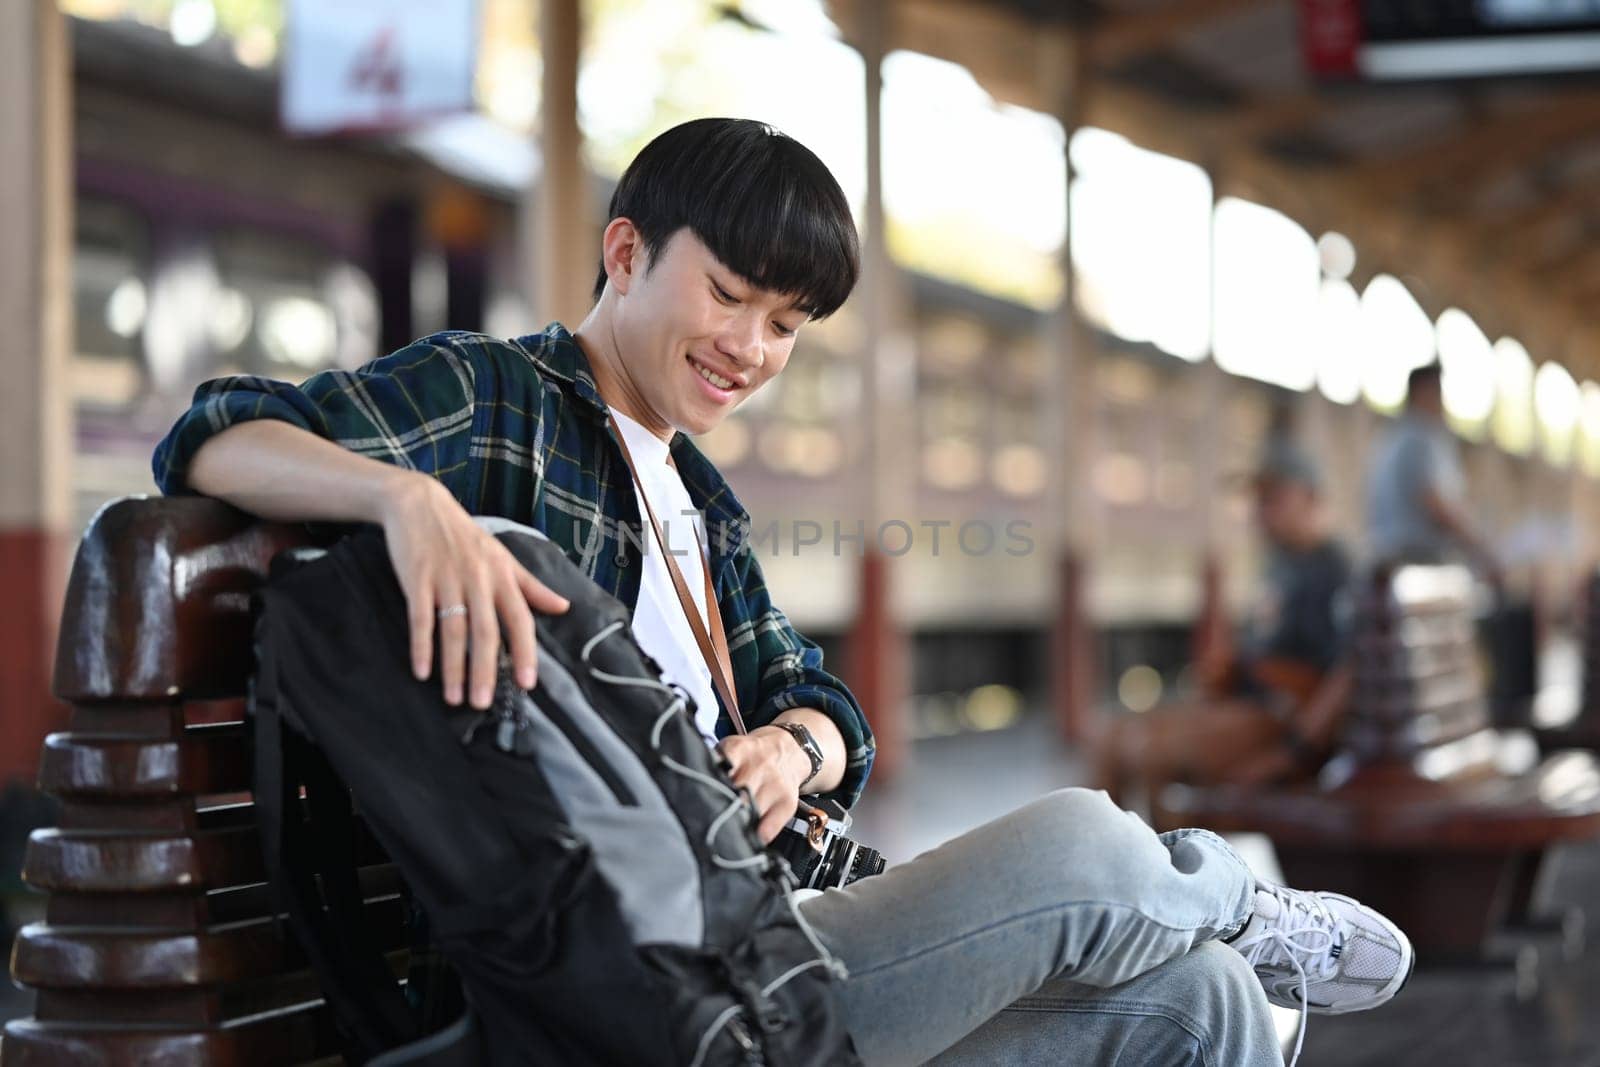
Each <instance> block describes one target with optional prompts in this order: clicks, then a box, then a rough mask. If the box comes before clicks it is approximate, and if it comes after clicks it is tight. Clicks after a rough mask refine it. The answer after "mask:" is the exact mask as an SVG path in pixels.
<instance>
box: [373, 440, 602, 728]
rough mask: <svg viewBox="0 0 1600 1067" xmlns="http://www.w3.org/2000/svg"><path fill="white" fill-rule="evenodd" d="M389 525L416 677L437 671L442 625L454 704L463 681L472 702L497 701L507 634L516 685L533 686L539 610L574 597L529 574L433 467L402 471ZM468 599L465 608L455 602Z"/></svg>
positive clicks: (555, 608)
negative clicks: (497, 676) (432, 471)
mask: <svg viewBox="0 0 1600 1067" xmlns="http://www.w3.org/2000/svg"><path fill="white" fill-rule="evenodd" d="M382 525H383V534H384V538H385V540H386V541H387V542H388V546H389V557H390V560H391V561H392V562H393V564H394V571H395V576H396V577H397V578H398V579H399V580H400V588H401V590H402V591H403V592H404V593H405V597H406V606H407V614H408V616H409V619H410V626H411V669H412V671H413V672H414V673H415V674H416V676H417V677H418V678H427V677H428V676H429V675H430V674H431V673H432V670H433V638H434V627H435V624H437V626H438V633H439V673H440V674H441V675H442V676H443V679H444V699H445V701H446V702H447V703H450V704H460V703H461V698H462V685H463V681H466V682H467V683H469V686H470V697H471V703H472V706H473V707H476V708H487V707H488V706H489V704H490V703H491V702H492V701H493V700H494V676H495V669H496V667H497V665H498V660H499V652H500V643H501V638H502V636H503V637H504V639H505V645H506V648H507V649H508V650H509V652H510V654H511V663H512V668H513V670H514V671H515V676H516V679H517V684H518V685H519V686H521V687H522V688H524V689H532V688H533V686H534V685H535V683H536V681H537V678H538V660H539V646H538V643H537V642H536V641H535V640H534V630H533V613H534V612H535V611H539V612H544V613H546V614H550V615H560V614H561V613H563V612H565V611H566V610H567V608H568V607H569V606H570V605H569V603H568V601H567V599H566V598H565V597H563V596H560V595H558V594H557V593H555V592H552V591H551V590H550V589H549V588H548V587H547V586H545V585H544V583H542V582H540V581H539V580H538V579H537V578H535V577H534V576H533V575H532V574H530V573H528V570H527V568H525V567H523V566H522V565H521V564H520V563H518V562H517V560H516V557H514V556H512V554H511V552H510V550H509V549H507V548H506V547H505V546H504V545H502V544H501V543H500V542H499V541H497V540H495V538H494V536H493V535H492V534H490V533H488V532H487V531H485V530H484V529H483V528H482V527H480V526H479V525H478V524H477V523H475V522H473V521H472V517H471V516H470V515H468V514H467V512H466V509H464V508H463V507H462V506H461V504H460V503H459V502H458V501H457V500H456V498H455V497H453V496H451V495H450V491H449V490H448V489H446V488H445V487H444V486H443V485H442V484H441V483H439V482H438V481H436V480H435V479H433V478H431V477H429V476H427V475H422V474H416V473H414V472H410V471H407V472H397V477H396V478H395V480H394V484H393V489H392V492H390V493H389V495H388V496H387V497H386V502H385V505H384V507H383V512H382ZM463 606H464V607H465V608H466V611H465V612H459V611H456V612H452V611H447V610H446V609H449V608H452V607H463ZM441 611H444V612H445V614H444V615H443V617H441V616H440V614H439V613H440V612H441ZM469 648H470V653H471V666H470V670H469V668H468V663H467V659H468V652H469Z"/></svg>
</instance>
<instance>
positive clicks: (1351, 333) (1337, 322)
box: [1311, 278, 1362, 404]
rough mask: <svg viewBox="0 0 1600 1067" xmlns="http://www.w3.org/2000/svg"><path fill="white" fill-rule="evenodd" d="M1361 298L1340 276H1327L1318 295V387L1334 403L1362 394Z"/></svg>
mask: <svg viewBox="0 0 1600 1067" xmlns="http://www.w3.org/2000/svg"><path fill="white" fill-rule="evenodd" d="M1361 344H1362V335H1361V297H1359V296H1357V295H1356V290H1355V287H1354V286H1352V285H1351V284H1350V283H1349V282H1347V281H1345V280H1344V279H1342V278H1328V279H1325V280H1324V281H1323V283H1322V288H1321V291H1320V292H1318V294H1317V318H1316V329H1315V330H1314V331H1313V332H1312V336H1311V347H1312V350H1313V351H1314V352H1315V353H1316V357H1315V360H1316V367H1317V388H1318V389H1319V390H1320V391H1321V393H1322V395H1323V396H1325V397H1327V398H1328V399H1329V400H1331V401H1333V402H1334V403H1335V404H1353V403H1355V402H1356V400H1357V399H1359V398H1360V396H1361V360H1360V358H1359V357H1360V352H1361Z"/></svg>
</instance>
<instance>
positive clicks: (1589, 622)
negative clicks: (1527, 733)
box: [1538, 571, 1600, 751]
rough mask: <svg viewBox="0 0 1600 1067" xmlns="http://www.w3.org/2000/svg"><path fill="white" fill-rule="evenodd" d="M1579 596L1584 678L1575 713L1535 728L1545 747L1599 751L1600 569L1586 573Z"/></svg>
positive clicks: (1541, 745)
mask: <svg viewBox="0 0 1600 1067" xmlns="http://www.w3.org/2000/svg"><path fill="white" fill-rule="evenodd" d="M1581 600H1582V603H1581V604H1580V605H1579V610H1580V612H1581V621H1580V623H1579V629H1580V630H1581V631H1582V647H1583V668H1582V670H1583V682H1582V686H1581V688H1580V690H1579V695H1578V701H1579V703H1578V713H1577V715H1575V716H1574V717H1573V718H1572V720H1571V721H1570V722H1568V723H1566V724H1564V725H1562V726H1559V727H1554V728H1550V729H1541V730H1539V731H1538V737H1539V745H1540V747H1542V748H1546V749H1563V748H1583V749H1588V750H1590V751H1600V571H1597V572H1596V573H1594V574H1593V575H1591V576H1590V577H1589V580H1588V582H1587V583H1586V585H1585V589H1584V593H1583V595H1582V597H1581ZM1567 706H1568V707H1570V706H1571V705H1570V704H1569V705H1567Z"/></svg>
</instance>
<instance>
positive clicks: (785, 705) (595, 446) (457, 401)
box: [152, 323, 873, 805]
mask: <svg viewBox="0 0 1600 1067" xmlns="http://www.w3.org/2000/svg"><path fill="white" fill-rule="evenodd" d="M608 417H609V413H608V411H607V408H606V405H605V403H604V402H603V401H602V400H601V399H600V394H599V391H598V390H597V389H596V388H595V384H594V378H593V377H592V375H591V374H590V371H589V361H588V358H587V357H586V356H585V355H584V354H583V350H582V349H581V348H580V347H579V346H578V344H577V342H576V341H574V340H573V338H572V335H571V334H570V333H568V332H567V330H566V329H565V328H564V327H563V326H561V325H560V324H559V323H552V324H551V325H550V326H548V327H547V328H546V329H545V330H544V332H542V333H536V334H530V335H528V336H526V337H519V338H516V339H515V340H511V341H501V340H498V339H495V338H492V337H486V336H484V335H482V334H475V333H464V332H459V331H449V332H445V333H438V334H434V335H433V336H431V337H425V338H423V339H422V340H420V341H416V342H414V343H412V344H410V345H408V346H406V347H405V348H402V349H401V350H399V351H398V352H395V353H393V354H391V355H388V356H384V357H382V358H380V359H376V360H374V361H372V362H371V363H368V364H367V365H366V366H364V367H362V368H360V369H359V370H355V371H342V370H330V371H323V372H322V373H320V374H316V375H313V376H312V377H310V378H308V379H307V380H306V381H305V382H303V383H302V384H300V385H299V386H295V385H291V384H289V383H288V382H280V381H274V380H272V379H270V378H257V377H252V376H235V377H231V378H218V379H216V380H214V381H209V382H206V383H204V384H203V385H201V386H200V388H199V389H197V390H196V391H195V395H194V403H193V405H192V406H191V407H190V408H189V411H188V412H187V413H186V414H184V416H183V417H182V418H181V419H179V420H178V422H177V424H176V425H175V426H173V428H172V430H171V432H169V433H168V434H167V436H166V438H165V439H164V440H163V441H162V442H161V444H160V445H159V446H158V447H157V448H156V452H155V457H154V460H153V464H152V465H153V467H154V470H155V479H156V484H157V485H159V486H160V487H161V491H162V492H164V493H167V494H169V495H172V494H178V493H186V492H192V490H191V489H189V487H188V485H187V483H186V481H185V472H186V470H187V468H188V464H189V461H190V459H191V458H192V457H193V456H194V454H195V452H196V450H198V449H199V448H200V446H201V445H202V444H204V443H205V442H206V441H207V440H208V439H210V438H211V437H212V436H213V435H214V434H217V433H219V432H221V431H222V430H224V429H226V428H227V427H229V426H233V425H235V424H237V423H241V422H246V421H249V420H251V419H280V420H282V421H284V422H288V423H292V424H293V425H295V426H299V427H300V428H302V429H304V430H309V431H310V432H312V433H315V434H317V435H318V436H320V437H324V438H326V439H328V440H330V441H333V442H334V443H336V444H338V445H341V446H343V447H344V448H347V449H349V450H350V451H352V452H355V453H358V454H360V455H363V456H370V457H371V458H373V459H377V460H382V461H383V462H385V463H393V464H395V465H396V466H400V467H405V468H407V469H409V470H418V471H425V472H427V473H428V474H431V475H433V476H434V477H436V478H438V479H439V480H440V481H441V482H443V483H444V484H445V486H446V487H447V488H448V489H449V490H450V491H451V493H453V494H454V495H455V497H456V499H457V500H459V501H461V504H462V506H463V507H465V508H466V509H467V511H469V512H471V513H472V514H474V515H495V516H500V517H503V518H507V519H511V520H513V521H516V522H520V523H523V524H525V525H528V526H532V527H534V528H535V529H537V530H541V531H543V532H544V533H545V534H546V535H547V536H548V537H549V538H550V539H551V540H553V541H554V542H555V543H556V544H558V545H560V546H561V547H562V548H563V549H564V550H565V551H566V553H567V555H568V557H569V558H571V559H572V561H573V562H574V563H576V564H577V565H578V567H579V568H580V569H582V570H583V572H584V573H585V574H587V575H588V576H589V577H590V578H592V579H593V580H594V581H595V582H596V583H598V584H599V585H600V587H601V588H603V589H605V590H606V591H607V592H609V593H611V594H612V595H613V596H615V597H617V598H618V599H620V600H621V601H622V602H623V603H625V604H627V605H628V606H629V608H630V609H631V608H632V607H633V606H634V604H636V603H637V601H638V598H639V581H640V575H641V564H642V562H643V559H642V556H643V550H644V545H645V544H646V541H645V538H644V536H643V533H644V527H643V526H641V524H640V516H639V513H638V504H637V502H636V500H635V498H634V493H633V483H632V478H631V476H630V475H629V473H628V467H627V464H626V463H625V462H624V461H623V458H622V453H621V451H620V450H619V449H618V447H617V445H616V442H615V440H614V439H613V438H612V436H611V431H610V429H609V426H608V422H607V420H608ZM672 456H673V459H674V460H675V461H676V463H677V466H678V473H679V475H680V476H681V477H682V478H683V482H684V485H685V487H686V488H687V489H688V490H689V497H690V499H691V500H693V501H694V503H695V505H696V506H697V507H698V508H700V509H701V511H702V512H704V514H705V521H706V527H707V530H708V533H709V539H710V542H711V544H710V546H709V547H710V554H711V574H712V578H713V581H714V585H715V589H716V594H717V603H718V605H719V606H720V608H721V610H722V620H723V625H724V626H725V628H726V630H727V634H728V651H729V654H730V655H731V657H732V659H733V673H734V682H735V692H736V694H737V696H738V699H739V706H740V708H741V709H750V710H748V711H746V713H745V721H746V723H747V724H748V725H749V726H750V727H751V728H754V727H756V726H760V725H764V724H766V723H769V722H771V721H772V720H773V719H774V718H776V717H777V715H778V714H779V713H780V712H782V711H784V710H786V709H789V708H816V709H818V710H820V711H822V712H824V713H825V714H826V715H827V716H828V717H829V718H831V719H832V720H833V721H834V723H835V724H837V725H838V727H839V732H840V733H841V734H843V735H844V742H845V750H846V753H847V754H848V766H847V769H846V771H845V776H844V781H843V782H842V783H841V784H840V786H839V788H838V789H837V790H835V791H834V792H833V793H832V794H831V796H832V797H833V798H834V799H836V800H838V801H840V802H841V803H843V804H846V805H852V804H854V803H855V801H856V798H858V797H859V796H860V795H861V789H862V787H863V786H864V785H865V784H866V780H867V775H868V773H869V772H870V770H871V769H872V757H873V741H872V733H871V730H870V729H869V728H868V726H867V722H866V718H865V716H863V715H862V713H861V707H860V705H859V704H857V703H856V700H855V698H854V697H853V696H851V695H850V691H849V690H848V689H846V688H845V686H844V684H843V683H842V682H840V681H839V679H837V678H835V677H834V676H833V675H831V674H829V673H828V672H827V671H825V670H824V669H823V666H822V652H821V651H820V650H819V649H818V648H817V646H816V645H815V644H813V643H812V642H811V641H808V640H807V639H806V638H805V637H803V636H802V635H801V634H799V633H798V632H797V631H796V630H795V628H794V627H793V626H791V625H790V624H789V620H788V618H787V617H785V616H784V614H783V612H782V611H780V610H778V608H777V607H775V606H774V605H773V603H772V599H771V597H770V596H769V595H768V593H767V587H766V582H765V580H764V579H763V577H762V574H761V567H760V565H759V563H758V562H757V560H756V557H755V553H754V551H753V550H752V548H751V545H750V540H749V533H750V515H749V513H748V512H747V511H745V509H744V507H743V506H742V505H741V504H740V503H739V501H738V499H737V498H736V497H735V496H734V495H733V491H732V490H731V489H730V488H729V487H728V483H727V482H726V481H725V480H724V479H723V477H722V475H721V474H720V473H718V471H717V469H716V468H715V467H714V466H712V464H711V461H710V460H708V459H706V458H705V456H704V455H702V454H701V452H700V451H699V449H697V448H695V447H694V445H693V444H692V443H691V442H690V441H689V439H688V438H687V437H685V436H684V435H683V434H681V433H680V434H678V435H677V436H676V437H675V438H674V439H673V441H672ZM721 712H722V714H721V718H720V720H719V722H718V726H717V733H718V735H719V736H726V735H727V734H728V733H730V732H731V731H732V723H731V721H730V720H729V718H728V712H727V709H726V708H723V709H721Z"/></svg>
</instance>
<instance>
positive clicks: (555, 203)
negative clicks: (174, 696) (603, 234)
mask: <svg viewBox="0 0 1600 1067" xmlns="http://www.w3.org/2000/svg"><path fill="white" fill-rule="evenodd" d="M579 7H580V4H579V0H542V2H541V3H540V5H539V40H540V42H541V48H542V55H543V59H544V74H543V81H542V90H541V91H542V97H541V100H540V104H539V152H540V155H541V157H542V158H543V161H544V164H543V167H542V168H541V169H540V172H539V177H538V180H537V184H536V185H535V186H534V188H532V189H530V190H528V192H527V193H526V194H525V197H524V201H523V213H522V216H523V217H522V235H521V236H522V241H523V248H524V255H523V257H522V260H523V275H524V286H525V287H527V295H528V302H529V304H530V306H531V307H532V308H533V312H534V318H535V319H537V320H538V322H539V323H541V324H542V323H545V322H548V321H550V320H552V319H556V320H559V321H561V322H562V323H565V324H566V325H568V326H571V327H576V326H577V325H578V323H579V322H581V321H582V320H583V316H584V315H585V314H587V313H588V311H589V306H590V304H591V300H590V298H589V295H590V292H591V290H592V288H593V286H594V277H595V272H596V270H597V269H598V266H599V263H600V245H599V241H598V240H597V235H596V234H595V233H594V232H593V226H592V225H591V212H590V208H589V195H588V185H587V180H588V179H587V171H586V168H585V167H584V162H583V133H582V131H580V130H579V129H578V59H579V35H580V29H581V26H580V23H581V19H580V12H579ZM529 201H531V203H530V202H529ZM530 224H531V225H530ZM530 229H531V231H532V232H531V233H530ZM530 252H531V255H530V254H528V253H530ZM530 260H531V262H530ZM530 268H531V269H530Z"/></svg>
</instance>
